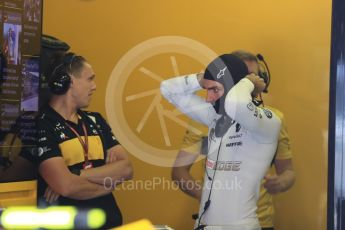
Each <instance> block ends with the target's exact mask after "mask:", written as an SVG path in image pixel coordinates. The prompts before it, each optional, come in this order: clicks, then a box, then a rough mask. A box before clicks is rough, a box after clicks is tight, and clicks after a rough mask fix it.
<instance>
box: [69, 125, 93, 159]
mask: <svg viewBox="0 0 345 230" xmlns="http://www.w3.org/2000/svg"><path fill="white" fill-rule="evenodd" d="M65 123H66V125H67V126H68V128H70V130H71V131H72V132H73V133H74V134H75V135H76V136H77V137H78V140H79V142H80V144H81V146H82V147H83V150H84V159H85V164H86V165H89V156H88V155H89V141H88V139H89V138H88V135H87V130H86V126H85V123H84V122H82V126H83V131H84V140H83V139H82V138H81V136H80V135H79V133H78V132H77V131H76V130H75V129H74V128H73V127H72V126H70V125H69V124H68V123H67V122H65Z"/></svg>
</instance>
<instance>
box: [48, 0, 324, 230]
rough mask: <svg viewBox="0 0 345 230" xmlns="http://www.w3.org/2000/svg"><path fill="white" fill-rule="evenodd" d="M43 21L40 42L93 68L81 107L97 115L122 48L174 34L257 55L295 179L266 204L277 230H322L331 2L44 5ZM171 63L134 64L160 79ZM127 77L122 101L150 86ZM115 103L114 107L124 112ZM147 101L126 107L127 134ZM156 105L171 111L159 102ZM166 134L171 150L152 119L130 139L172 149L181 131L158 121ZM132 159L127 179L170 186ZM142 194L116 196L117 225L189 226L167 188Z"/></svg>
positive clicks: (162, 57) (136, 0)
mask: <svg viewBox="0 0 345 230" xmlns="http://www.w3.org/2000/svg"><path fill="white" fill-rule="evenodd" d="M43 20H44V21H43V32H44V33H45V34H49V35H53V36H56V37H59V38H60V39H62V40H64V41H66V42H68V43H69V44H70V45H71V47H72V50H73V51H75V52H77V53H80V54H82V55H84V56H85V57H87V58H88V59H89V61H90V63H91V64H92V65H93V67H94V70H95V72H96V75H97V77H96V79H97V80H96V82H97V92H96V94H95V95H94V98H93V101H92V104H91V106H90V108H89V109H90V110H96V111H99V112H101V113H102V114H103V115H105V116H106V108H105V95H106V88H107V82H108V79H109V77H110V75H111V72H112V70H113V68H114V67H115V66H116V64H117V63H118V62H119V60H120V59H121V58H122V57H123V56H124V55H125V54H126V53H127V52H128V51H129V50H130V49H131V48H133V47H134V46H136V45H137V44H139V43H141V42H144V41H146V40H148V39H152V38H157V37H160V36H168V35H170V36H182V37H187V38H191V39H193V40H195V41H198V42H200V43H202V44H204V45H206V46H208V47H209V48H210V49H212V50H214V51H215V52H217V53H225V52H229V51H232V50H234V49H238V48H242V49H246V50H250V51H252V52H260V53H262V54H264V56H265V58H266V60H267V61H268V62H269V65H270V68H271V72H272V76H273V79H272V85H271V87H270V95H271V96H270V97H266V103H269V104H270V105H272V106H274V107H277V108H279V109H281V110H282V111H283V112H284V114H285V117H286V120H287V124H288V129H289V133H290V135H291V140H292V147H293V153H294V166H295V170H296V175H297V181H296V184H295V186H294V187H293V188H292V189H291V190H290V191H289V192H287V193H285V194H281V195H278V196H276V198H275V199H276V207H277V215H276V229H278V230H291V229H296V230H305V229H307V230H318V229H326V196H327V195H326V194H327V193H326V191H327V132H328V124H327V122H328V86H329V59H330V52H329V50H330V29H331V0H304V1H297V0H290V1H276V0H261V1H258V0H242V1H234V0H212V1H211V0H207V1H206V0H205V1H200V0H199V1H196V0H187V1H186V0H184V1H182V0H174V1H172V0H171V1H167V0H146V1H144V0H129V1H120V0H45V1H44V13H43ZM171 56H172V54H171V53H170V54H159V55H156V56H155V57H149V58H148V59H147V60H145V61H143V63H144V64H143V65H142V66H145V67H147V68H149V69H150V70H152V71H154V72H155V73H157V74H159V75H160V76H163V77H164V78H167V77H168V76H172V75H174V69H173V68H172V67H171V63H170V59H169V58H170V57H171ZM187 56H188V55H181V53H179V51H178V50H176V60H177V61H178V63H179V68H180V69H179V70H180V71H179V72H180V73H189V72H193V71H194V72H195V71H200V70H201V69H202V68H203V67H202V66H203V65H202V64H201V63H197V61H195V60H193V59H192V58H191V57H187ZM133 58H135V57H133ZM181 60H182V61H181ZM133 72H135V74H134V75H131V77H130V78H128V83H129V84H127V85H126V86H125V89H124V91H123V92H124V96H128V95H132V94H135V93H138V92H142V91H144V90H150V89H153V88H157V87H158V83H157V82H155V81H152V80H147V78H144V76H145V74H143V73H141V72H140V71H138V68H137V69H134V71H133ZM135 76H137V77H136V78H135ZM114 90H116V87H115V88H114ZM272 95H273V96H272ZM124 100H125V99H122V101H123V103H122V105H119V106H123V105H125V101H124ZM151 100H152V98H150V97H148V98H145V99H143V100H142V101H141V102H140V103H136V104H131V103H128V104H126V108H125V109H126V111H125V114H126V119H127V120H126V121H127V122H128V123H129V126H130V128H132V129H135V128H136V126H137V124H138V121H139V120H140V118H141V117H142V116H143V113H144V112H145V108H147V107H148V106H149V105H150V102H151ZM133 103H134V102H133ZM162 104H163V106H164V108H166V109H172V107H171V106H169V105H168V104H167V103H166V102H165V101H162ZM108 119H112V118H111V117H108ZM182 119H184V118H182ZM134 121H135V122H134ZM167 126H168V128H170V129H169V135H170V138H171V144H172V145H171V146H170V147H167V146H165V145H164V143H165V142H164V139H163V136H162V134H161V132H160V130H159V119H158V116H157V115H152V117H150V118H149V119H148V121H147V127H145V128H144V129H143V132H142V133H141V134H138V137H139V138H141V139H143V140H144V141H145V142H147V143H150V144H152V145H155V146H158V147H161V148H162V149H168V150H172V151H173V150H174V149H176V146H178V143H179V142H180V140H181V135H182V133H183V131H184V130H183V128H176V124H174V123H173V122H168V121H167ZM148 127H149V128H148ZM174 127H175V128H174ZM113 128H115V127H113ZM132 141H133V143H134V144H135V140H132ZM125 147H127V148H129V146H125ZM131 160H132V162H133V166H134V170H135V177H134V181H142V180H148V181H150V180H151V181H152V180H153V179H152V178H156V182H157V181H158V180H163V178H165V179H166V180H169V178H170V171H171V168H168V167H159V166H153V165H150V164H148V163H145V162H143V161H142V160H139V159H138V158H137V157H134V156H131ZM201 170H202V166H201V164H200V163H199V164H198V165H197V167H196V168H194V169H193V171H194V173H195V174H197V175H198V176H199V177H200V171H201ZM169 186H170V185H169ZM149 187H154V186H148V187H147V188H146V189H145V188H144V187H143V188H142V189H140V188H137V189H136V190H132V189H130V188H128V187H127V188H125V189H122V190H119V191H116V192H115V193H116V195H117V199H118V202H119V204H120V206H121V208H122V210H123V214H124V217H125V222H127V223H128V222H132V221H134V220H137V219H141V218H148V219H149V220H151V221H152V222H153V223H154V224H159V223H163V224H168V225H170V226H172V227H174V228H175V229H178V230H180V229H182V230H183V229H191V228H192V226H193V221H192V220H191V214H192V213H195V212H197V208H198V204H197V202H196V201H194V200H192V199H191V198H189V197H187V196H186V195H184V194H183V193H182V192H180V191H177V190H174V188H168V183H167V185H165V186H164V187H163V185H162V184H160V185H159V186H156V187H155V188H154V189H150V188H149Z"/></svg>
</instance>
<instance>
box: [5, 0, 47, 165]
mask: <svg viewBox="0 0 345 230" xmlns="http://www.w3.org/2000/svg"><path fill="white" fill-rule="evenodd" d="M0 22H1V24H0V34H1V36H0V44H1V56H0V58H1V60H0V121H1V123H0V166H5V167H7V166H9V165H10V164H11V161H12V160H13V159H14V157H15V156H16V155H17V154H19V152H20V149H21V148H22V147H23V145H25V144H28V143H32V142H31V141H30V139H32V138H33V136H34V133H35V127H34V117H35V115H36V112H37V111H38V107H39V91H40V90H39V87H40V49H41V34H42V0H0Z"/></svg>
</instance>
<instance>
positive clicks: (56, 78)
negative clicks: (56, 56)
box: [49, 64, 71, 95]
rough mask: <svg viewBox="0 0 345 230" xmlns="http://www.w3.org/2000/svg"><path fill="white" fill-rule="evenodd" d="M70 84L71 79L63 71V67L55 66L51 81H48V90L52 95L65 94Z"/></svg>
mask: <svg viewBox="0 0 345 230" xmlns="http://www.w3.org/2000/svg"><path fill="white" fill-rule="evenodd" d="M70 84H71V77H70V76H69V74H68V73H67V72H66V71H65V68H64V65H63V64H61V65H60V66H57V67H56V68H55V70H54V71H53V73H52V76H51V80H50V81H49V88H50V91H51V92H52V93H53V94H56V95H63V94H65V93H66V92H67V91H68V89H69V86H70Z"/></svg>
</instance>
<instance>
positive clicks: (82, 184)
mask: <svg viewBox="0 0 345 230" xmlns="http://www.w3.org/2000/svg"><path fill="white" fill-rule="evenodd" d="M107 152H108V154H107V159H106V163H107V164H105V165H103V166H101V167H97V168H91V169H87V170H82V171H81V174H80V176H78V175H74V174H72V173H71V172H70V171H69V170H68V168H67V166H66V165H65V162H64V160H63V158H62V157H53V158H50V159H47V160H45V161H43V162H42V163H41V164H40V166H39V172H40V174H41V175H42V177H43V178H44V180H45V181H46V182H47V184H48V185H49V188H48V189H47V190H46V192H45V197H46V200H47V201H54V200H56V199H57V198H58V196H59V195H62V196H64V197H68V198H72V199H77V200H86V199H92V198H96V197H99V196H103V195H106V194H108V193H110V192H111V189H109V186H105V184H104V181H105V178H111V179H112V182H113V185H116V184H119V183H121V182H123V181H125V180H129V179H131V178H132V174H133V171H132V166H131V164H130V162H129V159H128V156H127V153H126V151H125V150H124V148H123V147H122V146H120V145H117V146H114V147H112V148H110V149H109V150H108V151H107Z"/></svg>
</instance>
